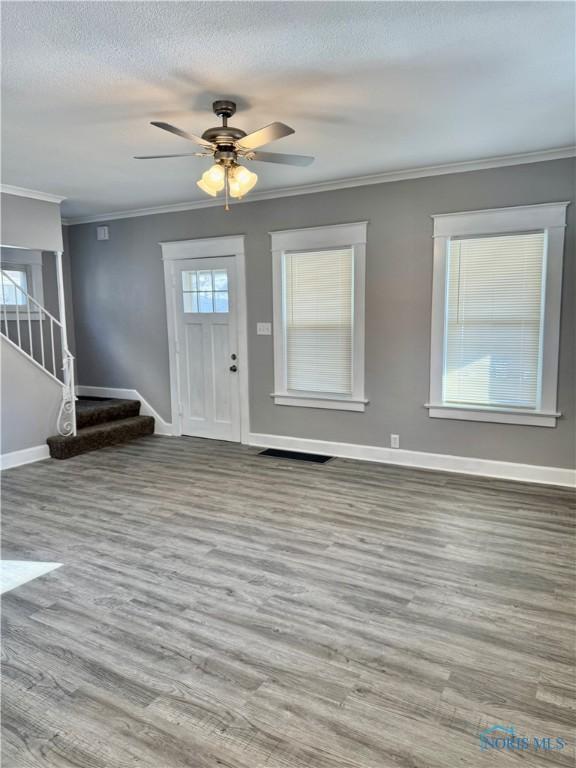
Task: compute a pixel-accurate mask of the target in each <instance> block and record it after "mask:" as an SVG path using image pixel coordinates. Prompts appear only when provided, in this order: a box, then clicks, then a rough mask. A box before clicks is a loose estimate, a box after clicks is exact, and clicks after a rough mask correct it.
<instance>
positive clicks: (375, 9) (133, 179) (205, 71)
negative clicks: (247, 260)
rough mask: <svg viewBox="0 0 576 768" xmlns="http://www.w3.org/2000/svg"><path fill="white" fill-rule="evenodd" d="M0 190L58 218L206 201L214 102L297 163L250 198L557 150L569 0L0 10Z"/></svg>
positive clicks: (261, 169) (568, 122)
mask: <svg viewBox="0 0 576 768" xmlns="http://www.w3.org/2000/svg"><path fill="white" fill-rule="evenodd" d="M2 42H3V53H2V63H3V74H2V80H3V82H2V86H3V87H2V101H3V115H2V138H3V142H2V149H3V169H2V171H3V176H2V181H3V183H5V184H10V185H14V186H20V187H27V188H30V189H38V190H42V191H45V192H53V193H55V194H61V195H63V196H66V197H67V198H68V200H67V201H66V202H65V203H64V205H63V212H64V213H65V215H67V216H80V215H90V214H97V213H101V212H107V211H118V210H124V209H130V208H141V207H147V206H157V205H163V204H170V203H176V202H183V201H191V200H196V199H204V196H203V195H202V193H201V192H200V191H199V190H198V189H197V188H196V186H195V180H196V179H197V178H198V177H199V175H200V173H201V172H202V171H203V170H204V168H205V167H206V165H207V164H208V163H207V161H205V160H195V159H193V158H182V159H178V160H176V159H174V160H162V161H160V160H159V161H147V162H144V161H136V160H133V159H132V155H134V154H155V153H169V152H186V151H189V150H191V148H192V145H191V144H189V143H188V142H186V141H184V140H182V139H179V138H177V137H175V136H171V135H169V134H167V133H163V132H162V131H160V130H158V129H156V128H153V127H151V126H150V125H149V121H150V120H154V119H156V120H158V119H160V120H165V121H169V122H174V123H175V124H176V125H178V126H181V127H182V128H184V129H188V130H190V131H192V132H195V133H201V132H202V131H203V130H204V129H205V128H207V127H208V126H210V125H214V124H215V123H216V119H215V117H214V115H212V114H211V112H210V111H209V109H210V104H211V101H212V100H213V99H214V98H218V97H220V98H222V97H232V98H235V99H236V100H237V101H238V103H239V105H240V107H241V110H240V112H239V114H237V116H236V117H235V118H234V119H233V121H232V123H233V124H235V125H237V126H238V127H240V128H243V129H245V130H246V131H250V130H253V129H256V128H258V127H260V126H262V125H264V124H266V123H269V122H271V121H272V120H281V121H283V122H286V123H288V124H289V125H292V126H293V127H294V128H295V129H296V134H295V135H293V136H290V137H288V138H285V139H282V140H281V141H278V142H276V143H274V144H273V145H269V146H268V147H267V149H269V150H270V151H276V152H296V153H302V154H313V155H315V156H316V158H317V160H316V162H315V163H314V164H313V165H312V166H310V167H308V168H286V167H281V166H273V165H264V164H261V163H259V164H256V163H254V164H253V166H252V167H253V169H254V170H256V171H257V173H258V174H259V176H260V182H259V185H258V190H266V189H278V188H283V187H290V186H296V185H303V184H312V183H317V182H323V181H329V180H334V179H342V178H346V177H353V176H361V175H364V174H372V173H380V172H386V171H392V170H399V169H404V168H414V167H419V166H428V165H434V164H443V163H451V162H458V161H467V160H474V159H481V158H486V157H494V156H498V155H507V154H516V153H524V152H532V151H540V150H545V149H551V148H557V147H565V146H567V145H570V144H573V143H575V140H574V135H573V132H574V5H573V4H572V3H569V2H534V3H532V2H510V3H508V2H446V3H435V2H401V3H395V2H381V3H378V2H371V3H364V2H351V3H348V2H336V3H332V2H305V3H300V2H285V3H276V2H264V3H259V2H232V3H228V2H184V3H180V2H147V3H136V2H118V3H116V2H39V3H36V2H3V3H2Z"/></svg>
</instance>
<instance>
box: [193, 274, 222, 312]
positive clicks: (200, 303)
mask: <svg viewBox="0 0 576 768" xmlns="http://www.w3.org/2000/svg"><path fill="white" fill-rule="evenodd" d="M182 304H183V308H184V312H187V313H191V312H200V313H203V314H205V313H213V312H228V311H229V302H228V270H226V269H212V270H208V269H203V270H195V271H186V272H182Z"/></svg>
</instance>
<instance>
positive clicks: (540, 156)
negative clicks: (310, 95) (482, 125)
mask: <svg viewBox="0 0 576 768" xmlns="http://www.w3.org/2000/svg"><path fill="white" fill-rule="evenodd" d="M569 157H576V146H573V147H562V148H560V149H546V150H543V151H542V152H525V153H524V154H519V155H504V156H501V157H489V158H486V159H484V160H470V161H465V162H459V163H447V164H445V165H428V166H423V167H421V168H411V169H406V170H402V171H387V172H385V173H375V174H372V175H369V176H356V177H353V178H348V179H337V180H334V181H323V182H320V183H317V184H303V185H300V186H296V187H286V188H282V189H271V190H267V191H264V192H251V193H250V195H249V196H248V197H247V198H245V199H244V200H239V201H237V202H236V203H235V205H245V204H246V203H256V202H258V201H260V200H274V199H276V198H282V197H294V196H296V195H311V194H314V193H316V192H331V191H333V190H338V189H349V188H351V187H365V186H369V185H371V184H386V183H389V182H392V181H405V180H408V179H421V178H424V177H426V176H444V175H446V174H449V173H466V172H468V171H481V170H486V169H489V168H501V167H505V166H509V165H525V164H528V163H541V162H545V161H546V160H564V159H566V158H569ZM221 205H222V200H218V199H214V198H210V199H207V200H196V201H194V202H187V203H173V204H171V205H160V206H156V207H152V208H135V209H132V210H127V211H114V212H111V213H99V214H95V215H93V216H78V217H71V218H64V219H62V224H64V225H66V226H70V225H74V224H93V223H96V222H100V221H114V220H116V219H133V218H136V217H138V216H151V215H153V214H160V213H177V212H179V211H194V210H197V209H201V208H215V207H219V206H221Z"/></svg>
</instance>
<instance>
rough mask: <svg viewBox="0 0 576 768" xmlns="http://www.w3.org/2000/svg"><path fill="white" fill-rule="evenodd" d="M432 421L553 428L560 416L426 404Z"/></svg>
mask: <svg viewBox="0 0 576 768" xmlns="http://www.w3.org/2000/svg"><path fill="white" fill-rule="evenodd" d="M425 407H426V408H428V415H429V416H430V417H431V418H432V419H457V420H462V421H488V422H491V423H493V424H528V425H530V426H533V427H555V426H556V420H557V419H558V417H559V416H561V415H562V414H560V413H555V412H553V411H529V410H526V411H523V410H521V409H519V408H488V407H483V406H481V405H478V406H475V405H447V404H446V403H426V406H425Z"/></svg>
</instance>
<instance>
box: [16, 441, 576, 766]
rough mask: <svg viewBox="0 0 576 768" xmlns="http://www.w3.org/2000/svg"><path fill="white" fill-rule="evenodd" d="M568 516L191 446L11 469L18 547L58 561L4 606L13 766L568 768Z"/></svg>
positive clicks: (483, 490) (552, 509) (464, 483)
mask: <svg viewBox="0 0 576 768" xmlns="http://www.w3.org/2000/svg"><path fill="white" fill-rule="evenodd" d="M573 526H574V496H573V494H572V493H571V492H570V491H568V490H560V489H553V488H544V487H539V486H528V485H522V484H515V483H508V482H503V481H492V480H486V479H474V478H467V477H463V476H455V475H447V474H441V473H436V474H435V473H432V472H423V471H412V470H407V469H400V468H394V467H390V466H385V465H377V464H369V463H360V462H353V461H345V460H334V461H332V462H330V463H328V464H324V465H317V464H303V463H301V462H292V461H282V460H277V459H270V458H264V457H259V456H257V451H256V450H255V449H252V448H247V447H243V446H238V445H233V444H227V443H219V442H214V441H206V440H196V439H192V438H162V437H149V438H143V439H142V440H139V441H137V442H134V443H131V444H127V445H125V446H120V447H114V448H107V449H105V450H102V451H98V452H96V453H92V454H86V455H83V456H79V457H76V458H74V459H70V460H68V461H63V462H57V461H45V462H40V463H37V464H33V465H29V466H25V467H19V468H17V469H13V470H9V471H7V472H5V473H4V475H3V553H4V557H5V558H7V559H33V560H48V561H57V562H61V563H63V564H64V565H63V566H62V567H61V568H59V569H58V570H56V571H53V572H52V573H50V574H48V575H46V576H44V577H42V578H40V579H38V580H36V581H33V582H30V583H28V584H26V585H24V586H22V587H20V588H18V589H16V590H15V591H13V592H10V593H8V594H7V595H5V596H4V599H3V621H4V630H3V650H2V655H3V689H2V699H3V701H2V705H3V739H2V751H3V760H2V766H3V768H46V767H47V766H50V767H52V766H54V767H55V768H56V767H57V768H71V767H80V768H136V767H137V768H183V767H184V766H187V767H188V768H190V767H193V768H464V767H465V766H472V767H474V768H476V766H481V767H483V766H503V768H508V767H512V768H513V767H514V766H524V768H532V767H533V766H544V765H559V766H573V765H574V755H575V752H574V740H575V732H574V725H575V708H576V697H575V682H576V680H575V669H574V638H575V635H574V619H575V607H574V601H573V597H574V586H575V584H574V576H575V574H574V564H575V560H574V538H573V531H574V528H573ZM495 724H500V725H503V726H506V727H510V726H513V727H514V728H515V732H516V734H517V735H518V736H527V737H529V738H530V739H531V740H532V739H533V737H536V738H538V739H542V738H550V739H551V740H552V741H551V742H550V745H555V744H556V743H557V742H555V741H554V739H555V738H556V737H560V738H563V739H565V740H566V742H567V743H566V747H565V748H564V749H554V750H553V749H550V750H547V749H543V748H539V749H537V750H536V749H535V747H534V746H533V744H531V747H530V749H529V750H524V751H508V750H499V751H495V750H485V751H482V750H481V749H480V742H479V733H480V731H481V730H483V729H484V728H487V727H489V726H492V725H495ZM539 743H541V742H539ZM544 743H545V742H544Z"/></svg>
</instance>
